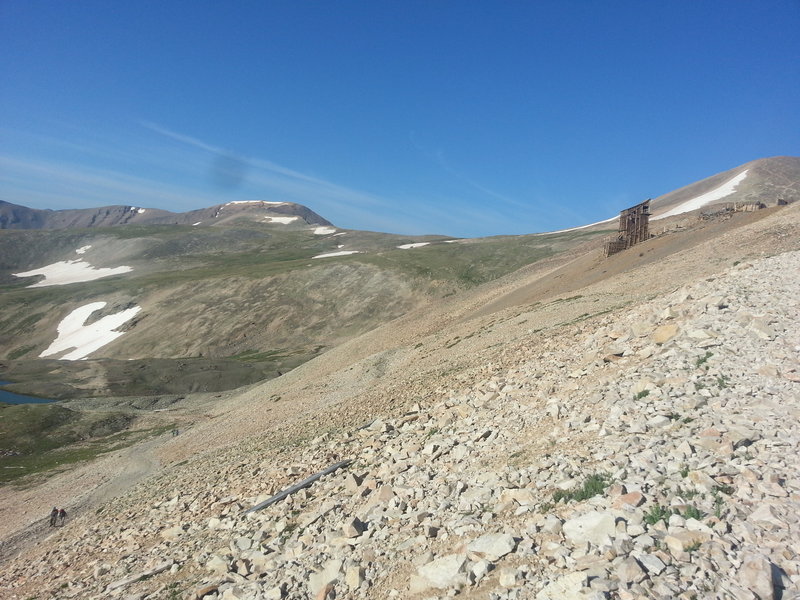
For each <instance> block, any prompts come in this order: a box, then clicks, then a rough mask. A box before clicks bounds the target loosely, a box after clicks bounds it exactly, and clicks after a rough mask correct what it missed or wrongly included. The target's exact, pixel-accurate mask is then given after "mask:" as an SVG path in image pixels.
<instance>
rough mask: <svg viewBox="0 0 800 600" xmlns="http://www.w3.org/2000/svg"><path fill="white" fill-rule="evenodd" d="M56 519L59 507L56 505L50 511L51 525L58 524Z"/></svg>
mask: <svg viewBox="0 0 800 600" xmlns="http://www.w3.org/2000/svg"><path fill="white" fill-rule="evenodd" d="M56 519H58V509H57V508H56V507H55V506H54V507H53V510H51V511H50V527H55V526H56Z"/></svg>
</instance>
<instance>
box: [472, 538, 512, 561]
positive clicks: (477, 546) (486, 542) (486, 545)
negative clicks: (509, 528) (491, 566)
mask: <svg viewBox="0 0 800 600" xmlns="http://www.w3.org/2000/svg"><path fill="white" fill-rule="evenodd" d="M516 546H517V543H516V542H515V541H514V538H513V537H512V536H510V535H509V534H507V533H488V534H486V535H482V536H481V537H479V538H477V539H475V540H472V541H471V542H470V543H469V545H468V546H467V550H468V551H469V552H471V553H474V554H477V555H479V556H480V557H481V558H485V559H486V560H489V561H491V562H495V561H497V560H499V559H500V558H502V557H504V556H505V555H506V554H508V553H510V552H513V551H514V548H516Z"/></svg>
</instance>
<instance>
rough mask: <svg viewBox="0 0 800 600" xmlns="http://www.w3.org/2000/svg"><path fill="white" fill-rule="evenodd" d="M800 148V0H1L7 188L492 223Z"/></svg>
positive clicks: (41, 196) (36, 195)
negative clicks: (289, 204)
mask: <svg viewBox="0 0 800 600" xmlns="http://www.w3.org/2000/svg"><path fill="white" fill-rule="evenodd" d="M776 155H793V156H796V155H800V1H798V0H784V1H770V0H765V1H763V2H751V1H747V2H745V1H739V0H724V1H697V0H692V1H686V2H684V1H669V2H655V1H653V2H650V1H641V0H635V1H628V2H622V1H618V2H615V1H603V2H595V1H581V2H577V1H568V0H567V1H565V0H558V1H552V2H551V1H525V2H514V1H507V2H497V1H472V0H459V1H444V0H439V1H435V2H431V1H428V0H426V1H420V2H417V1H409V0H403V1H402V2H383V1H372V0H369V1H367V0H363V1H359V2H353V1H347V0H341V1H335V2H323V1H314V2H303V1H298V0H293V1H291V2H270V1H253V2H245V1H230V2H206V1H200V0H192V1H171V0H160V1H143V0H139V1H118V2H117V1H115V2H109V1H107V0H103V1H84V0H79V1H75V2H71V1H70V2H57V1H47V2H41V1H36V0H2V2H0V199H3V200H7V201H9V202H14V203H17V204H24V205H27V206H31V207H35V208H54V209H57V208H82V207H90V206H103V205H109V204H133V205H137V206H144V207H158V208H164V209H168V210H172V211H185V210H190V209H193V208H200V207H204V206H210V205H213V204H218V203H222V202H227V201H230V200H242V199H264V200H273V201H276V200H288V201H294V202H300V203H302V204H305V205H307V206H309V207H310V208H312V209H313V210H315V211H317V212H319V213H320V214H321V215H323V216H324V217H326V218H328V219H330V220H331V221H333V222H334V223H335V224H337V225H339V226H341V227H347V228H356V229H371V230H379V231H391V232H398V233H408V234H422V233H442V234H449V235H456V236H483V235H495V234H517V233H531V232H538V231H547V230H553V229H559V228H564V227H571V226H576V225H581V224H584V223H588V222H592V221H597V220H600V219H603V218H606V217H610V216H613V215H614V214H615V213H616V212H617V211H619V210H620V209H622V208H625V207H626V206H629V205H631V204H633V203H636V202H639V201H641V200H644V199H646V198H648V197H656V196H658V195H661V194H664V193H666V192H669V191H672V190H673V189H676V188H679V187H682V186H684V185H687V184H689V183H692V182H694V181H696V180H698V179H702V178H704V177H708V176H710V175H713V174H715V173H718V172H720V171H725V170H727V169H730V168H733V167H736V166H738V165H740V164H742V163H745V162H748V161H750V160H754V159H756V158H763V157H766V156H776Z"/></svg>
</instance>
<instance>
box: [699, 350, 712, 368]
mask: <svg viewBox="0 0 800 600" xmlns="http://www.w3.org/2000/svg"><path fill="white" fill-rule="evenodd" d="M712 356H714V353H713V352H709V351H706V353H705V354H704V355H703V356H701V357H700V358H698V359H697V360H696V361H695V362H694V365H695V366H696V367H702V366H703V365H704V364H706V363H707V362H708V359H709V358H711V357H712Z"/></svg>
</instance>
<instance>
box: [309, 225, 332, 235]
mask: <svg viewBox="0 0 800 600" xmlns="http://www.w3.org/2000/svg"><path fill="white" fill-rule="evenodd" d="M329 233H336V228H335V227H317V228H316V229H315V230H314V235H328V234H329Z"/></svg>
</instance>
